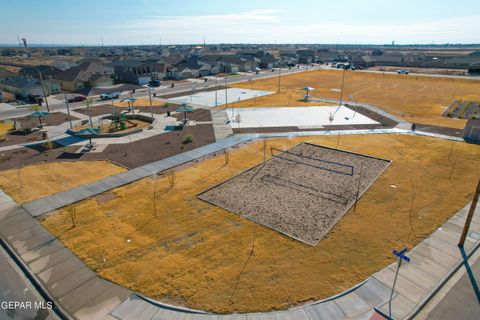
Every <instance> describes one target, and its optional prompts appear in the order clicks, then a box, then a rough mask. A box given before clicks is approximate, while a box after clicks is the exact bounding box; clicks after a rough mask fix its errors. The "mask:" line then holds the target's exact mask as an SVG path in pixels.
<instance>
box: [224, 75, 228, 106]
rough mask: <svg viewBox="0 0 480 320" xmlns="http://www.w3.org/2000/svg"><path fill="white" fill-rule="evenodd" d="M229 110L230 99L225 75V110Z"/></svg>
mask: <svg viewBox="0 0 480 320" xmlns="http://www.w3.org/2000/svg"><path fill="white" fill-rule="evenodd" d="M227 108H228V99H227V74H226V73H225V109H227Z"/></svg>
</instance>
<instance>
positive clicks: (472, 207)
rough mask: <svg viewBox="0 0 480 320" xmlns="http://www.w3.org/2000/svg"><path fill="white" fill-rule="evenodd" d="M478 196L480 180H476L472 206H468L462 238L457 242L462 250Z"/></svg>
mask: <svg viewBox="0 0 480 320" xmlns="http://www.w3.org/2000/svg"><path fill="white" fill-rule="evenodd" d="M479 196H480V179H479V180H478V184H477V189H476V190H475V194H474V195H473V200H472V204H471V205H470V210H469V211H468V215H467V220H465V225H464V226H463V232H462V236H461V237H460V241H459V242H458V246H459V247H460V248H463V245H464V244H465V240H466V239H467V234H468V229H469V228H470V224H471V223H472V219H473V214H474V212H475V208H476V207H477V203H478V198H479Z"/></svg>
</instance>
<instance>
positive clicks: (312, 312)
mask: <svg viewBox="0 0 480 320" xmlns="http://www.w3.org/2000/svg"><path fill="white" fill-rule="evenodd" d="M304 311H305V313H306V314H307V315H308V316H309V317H310V319H319V320H337V319H346V318H347V316H346V315H345V313H344V312H343V311H342V309H340V307H339V306H338V305H337V304H336V303H335V302H333V301H327V302H322V303H317V304H314V305H311V306H308V307H305V308H304Z"/></svg>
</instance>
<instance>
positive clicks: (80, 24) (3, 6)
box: [0, 0, 480, 45]
mask: <svg viewBox="0 0 480 320" xmlns="http://www.w3.org/2000/svg"><path fill="white" fill-rule="evenodd" d="M17 35H18V36H19V37H20V38H23V37H24V38H26V39H27V40H28V42H29V43H38V44H39V43H41V44H57V45H58V44H83V45H87V44H89V45H99V44H101V42H102V40H103V43H104V44H105V45H118V44H119V45H127V44H129V45H140V44H160V43H161V44H198V43H203V41H204V38H205V42H206V43H207V44H215V43H275V42H276V43H326V44H337V43H338V44H390V43H391V42H392V41H395V43H396V44H443V43H480V1H479V0H455V1H451V0H402V1H398V0H396V1H390V0H357V1H354V0H343V1H332V0H330V1H323V0H316V1H315V0H287V1H285V0H255V1H252V0H182V1H179V0H169V1H164V0H135V1H133V0H76V1H72V0H0V43H3V44H5V43H8V44H10V43H11V44H13V43H17Z"/></svg>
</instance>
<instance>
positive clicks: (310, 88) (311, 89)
mask: <svg viewBox="0 0 480 320" xmlns="http://www.w3.org/2000/svg"><path fill="white" fill-rule="evenodd" d="M302 90H305V91H313V90H315V88H312V87H305V88H302Z"/></svg>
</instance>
